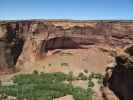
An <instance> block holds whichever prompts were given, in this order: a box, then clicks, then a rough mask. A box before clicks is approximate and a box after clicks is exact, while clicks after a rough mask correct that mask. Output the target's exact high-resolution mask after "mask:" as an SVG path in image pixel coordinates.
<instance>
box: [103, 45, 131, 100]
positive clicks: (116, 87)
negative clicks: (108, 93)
mask: <svg viewBox="0 0 133 100" xmlns="http://www.w3.org/2000/svg"><path fill="white" fill-rule="evenodd" d="M125 52H126V53H125V54H123V55H118V56H116V66H115V67H114V68H112V69H111V70H112V71H111V72H112V74H111V75H109V73H107V74H106V76H105V81H104V85H105V86H106V87H109V88H110V89H111V90H112V91H113V92H114V93H115V95H116V96H117V97H118V98H119V99H120V100H132V99H133V95H132V93H133V85H132V84H133V78H132V76H133V46H131V47H128V48H127V49H126V50H125Z"/></svg>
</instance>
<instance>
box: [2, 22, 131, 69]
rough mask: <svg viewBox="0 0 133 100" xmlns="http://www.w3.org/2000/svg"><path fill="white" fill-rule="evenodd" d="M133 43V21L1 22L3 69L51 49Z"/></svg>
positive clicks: (30, 59) (121, 45) (121, 46)
mask: <svg viewBox="0 0 133 100" xmlns="http://www.w3.org/2000/svg"><path fill="white" fill-rule="evenodd" d="M130 44H133V23H132V22H119V21H114V22H113V21H112V22H111V21H110V22H102V21H98V22H97V21H92V22H89V21H69V20H68V21H57V20H55V21H49V20H31V21H10V22H8V21H5V22H0V68H5V67H10V66H14V65H16V64H17V65H22V64H23V63H26V62H33V61H35V60H36V59H38V58H40V57H41V56H45V54H46V53H47V51H48V50H51V49H62V48H71V49H72V48H75V49H76V48H88V47H89V46H90V45H103V48H104V47H105V46H107V47H108V50H110V48H114V49H115V48H123V47H125V46H127V45H130Z"/></svg>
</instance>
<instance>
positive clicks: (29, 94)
mask: <svg viewBox="0 0 133 100" xmlns="http://www.w3.org/2000/svg"><path fill="white" fill-rule="evenodd" d="M73 79H74V77H73V73H70V74H69V75H67V74H63V73H40V74H39V73H38V72H36V71H34V73H33V74H25V75H23V74H22V75H17V76H15V77H14V78H13V81H14V83H15V84H14V85H11V86H1V87H0V94H2V93H5V94H6V95H10V96H15V97H17V100H23V99H24V98H26V99H27V100H53V98H58V97H62V96H65V95H68V94H70V95H73V97H74V98H75V100H92V90H91V88H88V89H82V88H80V87H74V86H72V84H67V83H64V81H68V80H73Z"/></svg>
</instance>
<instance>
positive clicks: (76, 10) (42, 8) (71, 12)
mask: <svg viewBox="0 0 133 100" xmlns="http://www.w3.org/2000/svg"><path fill="white" fill-rule="evenodd" d="M3 19H4V20H6V19H8V20H12V19H14V20H15V19H75V20H98V19H133V0H0V20H3Z"/></svg>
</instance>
